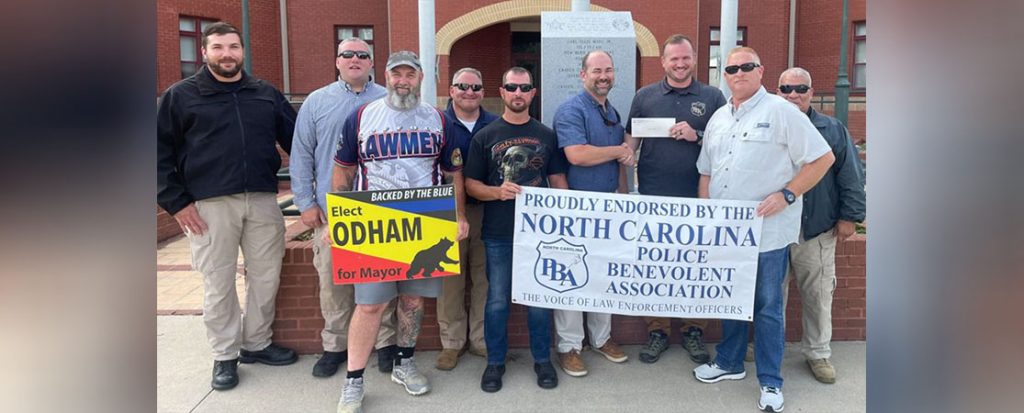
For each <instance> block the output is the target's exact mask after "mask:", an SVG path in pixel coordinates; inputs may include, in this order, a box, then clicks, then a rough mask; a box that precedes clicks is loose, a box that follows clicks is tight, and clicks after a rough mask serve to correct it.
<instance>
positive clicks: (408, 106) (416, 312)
mask: <svg viewBox="0 0 1024 413" xmlns="http://www.w3.org/2000/svg"><path fill="white" fill-rule="evenodd" d="M386 69H387V74H386V77H387V96H385V97H384V98H383V99H379V100H375V101H373V102H370V103H367V104H365V105H363V106H361V107H360V108H359V109H357V110H356V111H355V112H353V113H352V114H350V115H349V116H348V118H347V119H346V120H345V125H344V126H343V128H342V134H341V135H342V136H341V140H340V142H339V144H338V151H337V154H336V156H335V158H334V162H335V164H334V171H333V176H332V189H333V191H334V192H342V191H373V190H384V189H398V188H415V187H423V186H432V185H442V184H446V183H454V184H455V196H456V198H457V199H456V202H457V203H458V205H463V203H464V198H465V195H464V192H463V186H462V172H461V169H462V154H461V152H460V151H459V150H458V149H457V146H456V144H455V142H453V141H451V140H449V139H447V137H448V133H447V130H446V129H447V128H446V125H445V121H444V117H443V115H442V114H441V112H440V111H438V110H437V109H435V108H434V107H433V106H431V105H429V104H426V103H423V102H422V101H420V82H422V81H423V71H422V69H421V66H420V61H419V58H418V57H417V56H416V54H415V53H413V52H409V51H400V52H395V53H392V54H391V56H390V57H389V58H388V62H387V66H386ZM423 133H427V134H429V135H430V138H429V139H430V141H431V142H432V143H433V144H431V145H419V144H418V142H419V141H420V139H409V138H406V139H402V138H401V137H399V139H394V135H396V134H398V135H402V134H417V135H422V134H423ZM385 135H387V136H389V137H390V138H391V140H392V141H397V145H398V147H397V148H394V150H385V149H382V148H385V147H386V145H381V144H379V142H380V140H381V139H383V138H384V136H385ZM457 216H458V217H457V220H458V235H457V237H456V238H457V240H461V239H463V238H465V237H466V234H467V233H468V231H469V227H468V225H467V224H466V219H465V215H464V213H463V211H462V210H461V209H459V211H458V214H457ZM325 233H326V232H325ZM441 289H442V279H440V278H421V279H415V280H407V281H401V282H397V281H395V282H379V283H366V284H356V285H355V301H356V309H355V313H354V314H353V315H352V321H351V323H350V325H349V334H348V365H347V368H348V375H347V378H346V380H345V388H344V391H343V392H342V395H341V399H340V400H339V401H338V412H339V413H352V412H361V411H362V403H363V371H364V370H365V368H366V364H367V360H368V359H369V357H370V352H371V351H372V349H373V344H374V342H375V341H376V338H377V332H378V329H379V328H380V320H381V314H382V312H383V311H384V309H385V308H386V307H387V305H388V303H389V302H390V301H391V300H393V299H394V298H395V297H397V298H398V305H397V309H396V311H395V313H396V315H397V316H398V328H397V345H398V349H397V352H396V354H395V359H394V369H393V370H392V371H391V381H393V382H395V383H398V384H401V385H402V386H404V387H405V390H406V392H408V393H409V394H411V395H414V396H417V395H421V394H425V393H427V392H428V391H430V383H429V382H428V380H427V377H426V376H424V375H423V374H422V373H420V372H419V370H418V369H417V368H416V364H415V362H414V360H413V351H414V350H415V347H416V339H417V337H418V336H419V332H420V324H421V322H422V320H423V297H437V296H438V295H440V293H441Z"/></svg>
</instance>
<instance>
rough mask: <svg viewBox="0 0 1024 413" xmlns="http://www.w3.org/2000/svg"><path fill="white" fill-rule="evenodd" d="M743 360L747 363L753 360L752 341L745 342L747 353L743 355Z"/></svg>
mask: <svg viewBox="0 0 1024 413" xmlns="http://www.w3.org/2000/svg"><path fill="white" fill-rule="evenodd" d="M743 361H745V362H748V363H750V362H753V361H754V343H747V355H746V356H743Z"/></svg>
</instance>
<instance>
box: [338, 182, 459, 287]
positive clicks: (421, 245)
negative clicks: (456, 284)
mask: <svg viewBox="0 0 1024 413" xmlns="http://www.w3.org/2000/svg"><path fill="white" fill-rule="evenodd" d="M455 216H456V203H455V186H454V185H442V186H431V187H423V188H407V189H389V190H381V191H359V192H338V193H329V194H327V221H328V230H329V231H330V235H331V243H332V245H331V259H332V262H333V274H334V283H335V284H358V283H372V282H384V281H404V280H415V279H421V278H432V277H446V276H452V275H458V274H459V273H460V268H459V262H458V258H459V243H458V242H457V241H456V236H457V234H458V224H457V222H456V218H455Z"/></svg>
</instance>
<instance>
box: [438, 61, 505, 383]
mask: <svg viewBox="0 0 1024 413" xmlns="http://www.w3.org/2000/svg"><path fill="white" fill-rule="evenodd" d="M483 79H484V78H483V75H482V74H480V71H479V70H476V69H474V68H472V67H464V68H462V69H459V70H457V71H455V75H454V76H452V86H451V88H449V90H448V94H449V96H451V98H452V100H450V101H449V102H448V109H447V110H445V112H444V117H445V122H447V123H448V126H449V129H448V138H449V139H451V140H452V142H453V143H455V145H456V146H457V147H458V148H459V152H460V153H461V156H466V155H468V154H469V143H470V142H471V141H473V135H476V133H477V132H479V131H480V129H483V128H484V126H487V125H489V124H490V123H491V122H493V121H494V120H495V119H498V117H497V116H496V115H494V114H492V113H490V112H488V111H486V110H484V109H483V108H482V107H480V103H481V102H482V101H483V99H484V85H483ZM460 207H462V208H463V210H464V211H465V214H466V220H467V221H469V236H468V237H466V239H464V240H462V241H459V263H460V265H461V266H462V274H461V275H456V276H453V277H444V282H443V283H444V287H443V289H442V290H441V296H440V297H438V298H437V325H438V327H440V336H441V346H442V347H443V349H442V350H441V352H440V353H439V354H438V355H437V363H436V365H435V367H437V368H438V370H451V369H454V368H455V366H456V365H457V364H458V363H459V356H461V355H462V353H464V352H465V351H466V330H467V329H468V330H469V353H470V354H473V355H477V356H480V357H487V345H486V344H485V343H484V303H486V302H487V267H486V265H485V259H484V243H483V240H481V238H480V228H481V225H483V218H484V208H483V204H481V203H480V201H478V200H477V199H476V198H473V197H471V196H468V195H467V196H466V204H465V205H464V206H460ZM467 278H469V279H470V281H471V282H472V284H473V285H472V288H471V289H472V291H471V293H470V300H469V305H470V310H469V320H468V323H467V320H466V318H467V317H466V279H467Z"/></svg>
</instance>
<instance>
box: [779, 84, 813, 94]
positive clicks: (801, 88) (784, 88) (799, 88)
mask: <svg viewBox="0 0 1024 413" xmlns="http://www.w3.org/2000/svg"><path fill="white" fill-rule="evenodd" d="M794 90H795V91H796V93H799V94H801V95H802V94H804V93H807V91H808V90H811V87H810V86H807V85H779V92H782V94H784V95H788V94H790V93H791V92H793V91H794Z"/></svg>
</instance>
